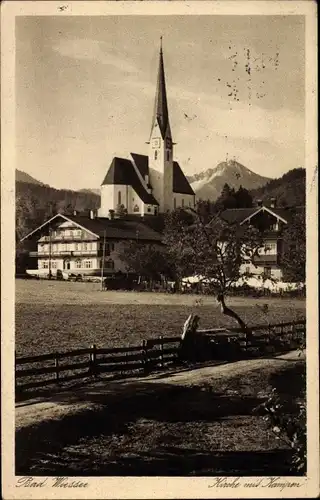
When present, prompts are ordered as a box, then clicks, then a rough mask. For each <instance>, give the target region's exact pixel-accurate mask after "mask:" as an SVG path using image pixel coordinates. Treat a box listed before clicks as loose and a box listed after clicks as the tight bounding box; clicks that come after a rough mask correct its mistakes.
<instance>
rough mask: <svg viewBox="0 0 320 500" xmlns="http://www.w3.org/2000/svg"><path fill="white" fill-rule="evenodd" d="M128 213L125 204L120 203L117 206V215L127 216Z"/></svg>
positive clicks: (120, 216)
mask: <svg viewBox="0 0 320 500" xmlns="http://www.w3.org/2000/svg"><path fill="white" fill-rule="evenodd" d="M127 214H128V210H127V209H126V208H125V206H124V205H122V204H119V205H117V206H116V211H115V215H116V216H117V217H119V218H122V217H125V216H126V215H127Z"/></svg>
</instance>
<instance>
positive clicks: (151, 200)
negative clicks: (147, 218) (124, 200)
mask: <svg viewBox="0 0 320 500" xmlns="http://www.w3.org/2000/svg"><path fill="white" fill-rule="evenodd" d="M138 156H142V155H138ZM139 170H140V169H139ZM107 184H120V185H124V186H126V185H129V186H132V187H133V189H134V190H135V192H136V193H137V195H138V196H139V197H140V198H141V200H142V201H143V203H148V204H149V205H159V203H158V202H157V200H156V199H155V197H154V196H153V195H152V194H151V193H148V191H147V190H146V188H145V187H144V186H143V184H142V183H141V181H140V179H139V177H138V174H137V172H136V170H135V168H134V165H133V163H132V162H131V161H130V160H128V159H126V158H118V157H117V156H115V157H114V158H113V160H112V162H111V165H110V167H109V170H108V172H107V174H106V176H105V178H104V180H103V182H102V186H104V185H107Z"/></svg>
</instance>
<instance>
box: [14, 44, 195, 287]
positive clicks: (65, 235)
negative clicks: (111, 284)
mask: <svg viewBox="0 0 320 500" xmlns="http://www.w3.org/2000/svg"><path fill="white" fill-rule="evenodd" d="M147 144H148V148H149V153H148V155H142V154H138V153H131V155H130V159H127V158H119V157H115V158H113V160H112V162H111V165H110V167H109V169H108V171H107V173H106V175H105V177H104V179H103V182H102V185H101V206H100V208H99V209H98V213H96V212H95V211H93V210H91V211H90V215H88V214H79V213H76V212H75V213H73V214H72V215H70V214H57V215H55V216H54V217H52V218H51V219H49V220H47V221H45V222H44V223H43V224H42V225H41V226H39V227H38V228H36V229H35V230H34V231H32V232H30V233H29V234H27V235H26V236H25V237H24V238H23V239H22V240H21V241H25V242H26V243H27V242H28V243H29V246H30V250H31V247H32V251H30V252H29V256H30V258H31V259H32V262H31V264H30V266H29V269H28V270H27V273H28V274H30V275H33V276H43V277H46V276H48V274H50V275H56V274H57V271H58V270H59V271H61V272H63V275H64V277H65V278H67V277H68V276H69V275H72V274H76V275H77V276H79V275H80V276H97V275H100V274H103V275H108V273H113V272H114V271H122V272H124V271H126V265H125V263H124V262H123V261H122V260H121V259H120V258H119V255H120V254H121V251H122V249H123V246H124V245H125V243H126V241H130V240H136V241H139V242H140V243H145V244H153V245H154V244H156V245H161V240H162V237H161V234H160V233H159V232H157V231H155V230H154V229H152V228H151V227H150V225H147V224H146V223H145V222H144V221H145V220H147V219H148V220H150V218H151V219H152V220H153V219H156V218H157V217H156V216H157V215H159V214H163V213H165V212H167V211H171V210H174V209H176V208H179V207H185V208H187V207H194V206H195V193H194V192H193V190H192V188H191V186H190V184H189V182H188V180H187V178H186V177H185V175H184V173H183V171H182V170H181V167H180V165H179V163H178V162H177V161H175V160H174V157H173V146H174V143H173V141H172V135H171V128H170V122H169V111H168V100H167V91H166V81H165V71H164V61H163V51H162V45H161V46H160V54H159V69H158V77H157V84H156V95H155V103H154V111H153V117H152V123H151V130H150V135H149V140H148V143H147ZM120 213H121V216H120Z"/></svg>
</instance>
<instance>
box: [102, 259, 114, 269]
mask: <svg viewBox="0 0 320 500" xmlns="http://www.w3.org/2000/svg"><path fill="white" fill-rule="evenodd" d="M104 267H105V268H106V269H114V262H113V260H106V262H105V263H104Z"/></svg>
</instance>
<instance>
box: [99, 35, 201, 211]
mask: <svg viewBox="0 0 320 500" xmlns="http://www.w3.org/2000/svg"><path fill="white" fill-rule="evenodd" d="M147 144H148V148H149V152H148V155H141V154H137V153H131V154H130V159H126V158H118V157H115V158H113V160H112V163H111V165H110V167H109V170H108V172H107V174H106V176H105V178H104V180H103V182H102V185H101V207H100V209H99V211H98V216H99V217H110V213H112V211H114V212H116V211H117V210H118V209H119V208H120V207H121V209H122V211H125V213H127V214H129V215H140V216H142V217H143V216H145V215H158V214H159V213H164V212H167V211H168V210H170V211H171V210H174V209H176V208H179V207H181V208H183V207H194V206H195V193H194V191H193V189H192V187H191V186H190V184H189V182H188V180H187V178H186V177H185V175H184V173H183V171H182V169H181V167H180V165H179V163H178V162H177V161H175V160H174V155H173V149H174V142H173V141H172V134H171V128H170V121H169V110H168V100H167V91H166V80H165V71H164V61H163V51H162V45H161V46H160V54H159V69H158V78H157V86H156V95H155V103H154V111H153V117H152V122H151V131H150V136H149V140H148V142H147ZM110 211H111V212H110Z"/></svg>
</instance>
